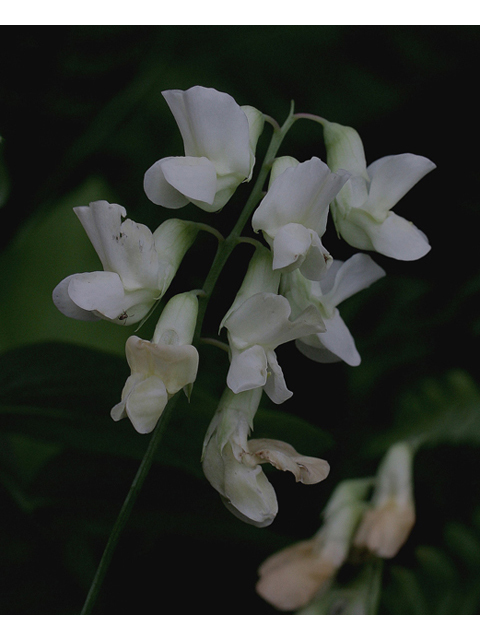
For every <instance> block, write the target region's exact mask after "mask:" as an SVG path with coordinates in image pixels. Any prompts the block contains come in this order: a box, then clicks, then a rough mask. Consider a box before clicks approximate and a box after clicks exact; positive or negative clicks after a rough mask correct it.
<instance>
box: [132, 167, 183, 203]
mask: <svg viewBox="0 0 480 640" xmlns="http://www.w3.org/2000/svg"><path fill="white" fill-rule="evenodd" d="M170 159H171V158H162V159H161V160H157V162H155V163H154V164H152V166H151V167H150V168H149V169H147V171H146V172H145V176H144V178H143V189H144V191H145V194H146V196H147V198H148V199H149V200H151V202H153V203H154V204H158V205H160V206H162V207H167V209H180V208H181V207H184V206H185V205H187V204H188V203H189V202H190V201H189V199H188V198H187V197H186V196H184V195H183V194H182V193H180V192H179V191H178V190H177V189H175V188H174V187H172V185H171V184H170V183H169V182H167V180H166V178H165V175H164V173H163V169H162V165H163V164H165V162H166V161H167V160H170Z"/></svg>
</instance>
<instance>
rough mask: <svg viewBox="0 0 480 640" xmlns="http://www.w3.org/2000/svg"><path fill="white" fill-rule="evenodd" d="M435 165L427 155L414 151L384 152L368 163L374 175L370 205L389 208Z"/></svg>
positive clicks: (370, 174) (387, 209)
mask: <svg viewBox="0 0 480 640" xmlns="http://www.w3.org/2000/svg"><path fill="white" fill-rule="evenodd" d="M433 169H435V164H434V163H433V162H432V161H431V160H429V159H428V158H424V157H423V156H417V155H415V154H413V153H402V154H399V155H394V156H385V157H384V158H380V159H379V160H376V161H375V162H373V163H372V164H371V165H370V166H369V167H368V174H369V176H370V179H371V183H370V189H369V197H368V206H367V208H368V209H371V210H372V211H390V210H391V209H392V208H393V207H394V206H395V205H396V204H397V202H398V201H399V200H400V199H401V198H403V196H404V195H405V194H406V193H407V192H408V191H410V189H411V188H412V187H413V186H414V185H415V184H417V182H418V181H419V180H421V179H422V178H423V177H424V176H425V175H426V174H427V173H429V172H430V171H432V170H433Z"/></svg>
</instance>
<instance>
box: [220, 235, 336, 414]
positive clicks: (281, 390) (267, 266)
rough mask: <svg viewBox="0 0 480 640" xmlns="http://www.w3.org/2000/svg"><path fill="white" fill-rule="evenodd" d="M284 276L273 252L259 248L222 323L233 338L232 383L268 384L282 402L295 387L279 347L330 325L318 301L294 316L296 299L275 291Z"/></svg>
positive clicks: (242, 386) (237, 388)
mask: <svg viewBox="0 0 480 640" xmlns="http://www.w3.org/2000/svg"><path fill="white" fill-rule="evenodd" d="M279 281H280V277H279V274H278V273H275V272H274V271H273V270H272V256H271V252H270V251H269V250H268V249H266V248H263V247H261V248H258V249H257V250H256V251H255V253H254V255H253V257H252V259H251V261H250V263H249V266H248V269H247V273H246V275H245V278H244V280H243V283H242V286H241V287H240V289H239V291H238V293H237V296H236V297H235V300H234V302H233V304H232V306H231V307H230V309H229V310H228V312H227V314H226V315H225V317H224V319H223V320H222V323H221V325H220V328H222V327H223V326H224V327H226V329H227V331H228V341H229V344H230V355H231V361H230V368H229V370H228V374H227V385H228V387H229V388H230V389H231V390H232V391H233V392H234V393H241V392H242V391H248V390H250V389H256V388H260V387H263V388H264V389H265V393H266V394H267V395H268V396H269V398H270V399H271V400H272V401H273V402H275V403H277V404H280V403H282V402H284V401H285V400H287V399H288V398H290V397H291V396H292V392H291V391H289V390H288V389H287V386H286V383H285V378H284V376H283V372H282V369H281V367H280V365H279V364H278V360H277V356H276V354H275V349H276V348H277V347H278V346H279V345H281V344H284V343H285V342H289V341H291V340H295V339H296V338H298V337H301V336H304V335H309V334H311V333H313V332H317V331H322V330H323V328H324V325H323V322H322V319H321V316H320V313H319V312H318V311H317V310H316V309H315V308H314V307H313V306H309V307H308V308H307V309H305V310H302V312H301V313H300V314H299V315H298V317H296V318H295V319H294V320H291V319H290V317H291V308H290V304H289V303H288V301H287V300H286V298H284V297H283V296H281V295H278V294H277V293H274V291H277V289H278V284H279Z"/></svg>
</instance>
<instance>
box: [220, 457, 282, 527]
mask: <svg viewBox="0 0 480 640" xmlns="http://www.w3.org/2000/svg"><path fill="white" fill-rule="evenodd" d="M228 448H229V445H227V446H226V447H225V449H224V454H223V458H224V462H225V492H224V498H225V501H224V502H225V505H226V507H227V508H228V509H229V510H230V511H232V513H234V514H235V515H236V516H237V518H239V519H240V520H242V521H244V522H247V523H249V524H253V525H255V526H257V527H267V526H268V525H270V524H271V523H272V522H273V520H274V518H275V516H276V515H277V512H278V503H277V496H276V495H275V490H274V488H273V487H272V485H271V484H270V482H269V481H268V479H267V477H266V475H265V474H264V473H263V471H262V468H261V467H260V465H256V466H255V467H249V466H247V465H245V464H242V463H241V462H238V460H236V458H235V457H234V456H233V455H228Z"/></svg>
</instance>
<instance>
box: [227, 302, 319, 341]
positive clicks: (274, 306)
mask: <svg viewBox="0 0 480 640" xmlns="http://www.w3.org/2000/svg"><path fill="white" fill-rule="evenodd" d="M290 314H291V308H290V304H289V303H288V300H287V299H286V298H284V297H283V296H280V295H277V294H273V293H258V294H256V295H254V296H252V297H251V298H249V299H248V300H246V301H245V302H244V303H243V304H241V305H240V306H239V307H238V308H237V309H236V310H235V311H234V312H233V313H232V314H231V315H230V316H229V317H228V318H227V320H226V321H225V326H226V327H227V329H228V330H229V332H230V339H231V341H232V343H233V344H234V345H235V347H236V348H239V349H242V348H245V347H247V346H248V345H254V344H261V345H263V346H264V347H269V348H270V349H275V348H276V347H277V346H278V345H280V344H283V343H285V342H289V341H290V340H294V339H295V338H299V337H300V336H303V335H309V334H310V333H316V332H317V331H323V329H324V325H323V321H322V318H321V316H320V313H319V312H318V311H317V310H316V309H314V307H313V306H311V307H309V308H307V309H305V311H304V312H303V313H302V314H301V315H300V316H299V317H298V318H296V319H295V320H294V321H293V322H292V321H291V320H290Z"/></svg>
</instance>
